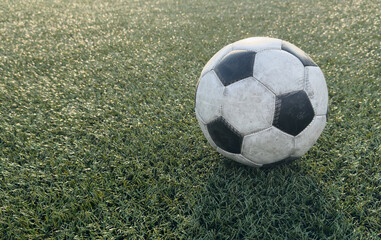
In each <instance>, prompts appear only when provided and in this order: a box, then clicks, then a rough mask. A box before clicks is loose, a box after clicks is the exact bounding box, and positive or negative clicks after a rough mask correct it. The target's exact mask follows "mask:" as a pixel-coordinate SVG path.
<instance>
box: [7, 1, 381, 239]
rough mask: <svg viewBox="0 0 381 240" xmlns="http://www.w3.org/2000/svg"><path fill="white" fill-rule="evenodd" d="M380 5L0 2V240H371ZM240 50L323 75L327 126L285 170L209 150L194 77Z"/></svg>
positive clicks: (377, 161)
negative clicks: (288, 48) (268, 40)
mask: <svg viewBox="0 0 381 240" xmlns="http://www.w3.org/2000/svg"><path fill="white" fill-rule="evenodd" d="M377 2H378V1H372V0H363V1H361V0H357V1H356V0H355V1H344V0H343V1H328V0H324V1H319V2H317V1H302V0H286V1H283V0H268V1H259V0H254V1H249V0H243V1H228V0H223V1H222V0H221V1H217V0H213V1H201V0H198V1H184V0H176V1H175V0H159V1H137V0H126V1H122V0H107V1H100V0H96V1H90V0H86V1H85V0H62V1H58V0H57V1H53V0H52V1H50V0H45V1H43V0H34V1H19V0H12V1H1V2H0V239H89V238H92V239H380V238H381V218H380V216H381V188H380V186H381V147H380V145H381V101H380V93H381V37H380V35H381V30H380V29H381V8H380V5H379V2H378V3H377ZM251 36H269V37H276V38H280V39H284V40H287V41H289V42H292V43H294V44H295V45H297V46H299V47H300V48H301V49H303V50H304V51H306V52H307V53H308V54H309V55H310V56H311V57H312V58H313V59H314V60H315V62H316V63H317V64H318V65H319V66H320V67H321V69H322V70H323V72H324V73H325V76H326V80H327V84H328V89H329V97H330V116H329V121H328V123H327V126H326V128H325V130H324V132H323V134H322V136H321V137H320V138H319V140H318V142H317V143H316V144H315V145H314V147H313V148H312V149H311V150H310V151H309V152H308V153H307V154H306V155H305V156H304V157H303V158H301V159H299V160H296V161H294V162H292V163H291V164H287V165H282V166H278V167H275V168H270V169H256V168H248V167H245V166H242V165H239V164H236V163H234V162H232V161H230V160H228V159H225V158H224V157H222V156H221V155H219V154H218V153H216V152H215V151H214V150H213V149H212V148H211V147H210V146H209V145H208V143H207V142H206V139H205V138H204V136H203V134H202V132H201V130H200V128H199V126H198V124H197V121H196V118H195V114H194V95H195V90H196V88H195V87H196V83H197V80H198V77H199V74H200V73H201V70H202V68H203V66H204V65H205V63H206V62H207V61H208V60H209V58H210V57H212V56H213V55H214V53H216V52H217V51H218V50H219V49H220V48H222V47H223V46H225V45H227V44H229V43H231V42H234V41H237V40H239V39H242V38H246V37H251Z"/></svg>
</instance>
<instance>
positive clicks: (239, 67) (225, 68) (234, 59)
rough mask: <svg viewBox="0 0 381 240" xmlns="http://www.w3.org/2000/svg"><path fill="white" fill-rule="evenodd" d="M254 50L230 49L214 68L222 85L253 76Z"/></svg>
mask: <svg viewBox="0 0 381 240" xmlns="http://www.w3.org/2000/svg"><path fill="white" fill-rule="evenodd" d="M254 59H255V52H250V51H242V50H237V51H232V52H230V53H228V54H227V55H226V56H225V57H224V58H223V59H222V60H221V61H220V62H219V63H218V64H217V65H216V66H215V68H214V71H215V72H216V74H217V76H218V77H219V79H220V80H221V82H222V84H224V86H228V85H229V84H232V83H234V82H237V81H239V80H241V79H244V78H247V77H251V76H253V67H254Z"/></svg>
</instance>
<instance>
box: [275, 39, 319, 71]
mask: <svg viewBox="0 0 381 240" xmlns="http://www.w3.org/2000/svg"><path fill="white" fill-rule="evenodd" d="M281 49H282V50H284V51H286V52H288V53H291V54H292V55H294V56H295V57H297V58H298V59H299V60H300V61H301V62H302V63H303V65H304V66H317V65H316V63H315V62H314V61H313V60H312V59H311V58H310V57H309V56H308V55H307V53H305V52H304V51H303V50H301V49H300V48H298V47H297V46H295V45H293V44H291V43H289V42H286V41H282V47H281Z"/></svg>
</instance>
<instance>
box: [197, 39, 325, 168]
mask: <svg viewBox="0 0 381 240" xmlns="http://www.w3.org/2000/svg"><path fill="white" fill-rule="evenodd" d="M195 111H196V117H197V120H198V122H199V124H200V126H201V129H202V131H203V133H204V135H205V137H206V139H207V140H208V142H209V143H210V144H211V146H212V147H213V148H215V149H216V150H217V151H218V152H219V153H221V154H222V155H224V156H226V157H227V158H230V159H233V160H235V161H237V162H240V163H243V164H246V165H249V166H258V167H260V166H264V165H269V164H271V165H272V164H274V163H279V162H285V161H289V160H293V159H296V158H298V157H301V156H302V155H304V154H305V153H306V152H307V151H308V150H309V149H310V148H311V147H312V145H313V144H314V143H315V142H316V141H317V139H318V138H319V136H320V134H321V133H322V131H323V129H324V127H325V125H326V121H327V112H328V91H327V85H326V82H325V79H324V75H323V72H322V71H321V69H320V68H319V67H318V66H317V65H316V63H315V62H314V61H313V60H312V59H311V58H310V57H309V56H308V55H307V54H306V53H305V52H303V51H302V50H301V49H299V48H298V47H296V46H295V45H293V44H291V43H289V42H287V41H283V40H280V39H274V38H267V37H253V38H247V39H243V40H240V41H237V42H235V43H232V44H230V45H228V46H226V47H224V48H222V49H221V50H220V51H218V52H217V53H216V54H215V55H214V56H213V57H212V58H211V59H210V60H209V62H208V63H207V64H206V65H205V67H204V69H203V70H202V73H201V77H200V79H199V81H198V84H197V91H196V103H195Z"/></svg>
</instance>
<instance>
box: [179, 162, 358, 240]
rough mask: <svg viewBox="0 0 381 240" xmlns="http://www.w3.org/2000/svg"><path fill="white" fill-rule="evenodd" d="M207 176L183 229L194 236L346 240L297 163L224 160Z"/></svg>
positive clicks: (338, 219) (345, 230)
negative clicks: (260, 165) (270, 165)
mask: <svg viewBox="0 0 381 240" xmlns="http://www.w3.org/2000/svg"><path fill="white" fill-rule="evenodd" d="M208 177H209V178H208V181H207V182H206V183H205V185H204V187H203V188H202V189H201V191H200V192H198V193H197V196H194V198H195V199H196V202H195V205H194V206H193V211H192V214H191V221H190V222H189V227H188V228H187V233H188V234H189V236H192V237H195V238H196V239H198V238H203V239H244V238H245V239H286V238H290V239H304V238H306V237H307V238H313V239H325V238H328V237H332V236H335V237H336V238H338V239H345V238H347V237H348V236H350V234H351V232H352V231H351V225H350V224H349V223H348V221H347V219H346V218H345V216H344V215H343V214H342V213H341V212H340V211H339V210H338V209H337V208H335V206H334V203H333V201H330V199H327V197H326V195H327V194H325V193H324V191H323V190H322V188H321V187H320V186H319V183H317V182H316V181H315V180H314V178H313V176H310V175H308V174H307V173H306V172H305V171H303V169H302V168H301V167H300V164H299V163H298V162H292V163H290V164H282V165H279V166H277V167H274V168H265V169H262V168H249V167H246V166H244V165H241V164H237V163H235V162H233V161H230V160H227V159H225V161H224V162H223V163H222V164H219V165H218V166H216V167H215V169H214V171H212V173H210V174H209V176H208Z"/></svg>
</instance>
